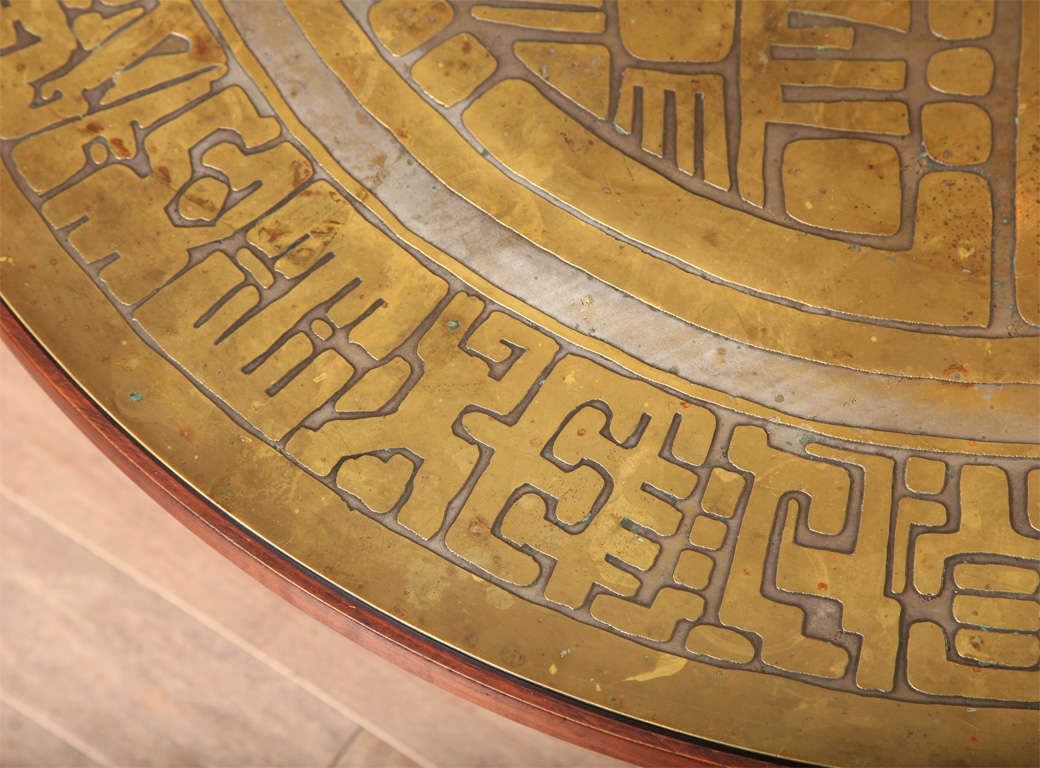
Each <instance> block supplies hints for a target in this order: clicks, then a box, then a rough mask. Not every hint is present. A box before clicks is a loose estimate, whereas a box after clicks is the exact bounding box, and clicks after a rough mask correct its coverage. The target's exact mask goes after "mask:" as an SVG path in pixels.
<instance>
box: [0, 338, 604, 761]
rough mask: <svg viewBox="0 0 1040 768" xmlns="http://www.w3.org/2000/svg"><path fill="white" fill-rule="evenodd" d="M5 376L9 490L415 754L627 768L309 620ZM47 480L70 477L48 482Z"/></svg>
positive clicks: (23, 379) (4, 482) (17, 374)
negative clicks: (461, 696)
mask: <svg viewBox="0 0 1040 768" xmlns="http://www.w3.org/2000/svg"><path fill="white" fill-rule="evenodd" d="M0 370H3V372H4V385H3V386H2V387H0V417H2V418H3V420H4V422H5V425H6V428H7V429H8V431H9V433H11V434H13V435H15V437H14V439H13V441H9V442H8V443H7V445H8V448H6V449H4V453H3V454H2V455H0V488H4V489H6V491H7V493H9V494H10V495H13V496H15V497H17V498H18V499H19V500H20V502H21V503H23V504H25V505H28V506H31V507H32V508H33V509H35V510H37V511H38V513H39V514H41V515H42V516H44V517H46V518H47V519H49V520H51V521H52V522H53V523H54V524H55V525H57V526H59V527H62V528H63V529H65V530H67V531H68V532H69V533H70V534H71V535H73V536H74V537H76V538H77V540H80V541H82V542H84V543H85V544H87V545H88V546H90V547H93V548H95V549H96V551H98V552H99V553H101V554H102V556H104V557H106V558H108V559H110V560H112V561H113V562H117V563H119V564H120V567H122V568H124V570H127V571H129V572H131V573H134V574H135V575H136V576H137V577H138V578H139V579H140V580H142V581H144V582H147V583H149V584H151V585H152V587H153V588H155V589H158V590H159V591H160V592H162V593H163V594H165V595H166V596H167V598H168V599H170V600H172V601H174V602H176V603H177V604H178V605H181V606H183V607H184V608H185V610H188V611H191V612H194V613H195V614H196V615H197V616H198V617H199V619H200V620H201V621H203V622H204V623H207V625H208V626H211V627H213V628H215V629H216V630H218V631H219V632H222V633H224V634H225V635H226V637H228V638H229V639H231V640H233V641H234V642H236V643H238V644H239V645H240V646H241V647H243V648H245V649H246V650H247V651H248V652H249V653H250V654H252V655H253V656H254V657H255V658H258V659H260V660H262V661H263V662H264V663H267V664H269V665H271V666H272V667H273V668H275V669H277V670H279V671H280V672H282V673H283V674H285V675H286V676H288V677H290V678H292V679H293V680H295V681H296V682H297V683H299V684H300V685H302V686H304V687H305V688H307V689H308V690H310V691H311V692H312V693H314V694H315V695H317V696H318V697H319V698H322V699H323V700H324V701H326V703H329V704H330V705H331V706H334V707H337V708H338V709H339V710H340V711H341V712H343V713H344V714H345V715H347V716H350V717H352V718H353V719H355V720H356V721H357V722H360V723H361V724H362V725H364V726H365V727H366V728H367V729H368V730H370V731H371V732H372V733H373V734H375V735H376V736H377V737H378V738H380V739H382V740H383V741H386V742H387V743H388V744H390V745H392V746H393V747H394V748H395V749H396V750H398V751H399V752H401V753H402V754H404V755H406V756H407V757H408V758H410V759H412V760H415V761H416V762H419V763H420V764H423V765H429V766H443V767H444V768H456V766H457V767H458V768H483V767H485V766H487V767H490V766H522V767H523V768H528V767H531V768H565V767H566V768H585V767H589V768H591V767H592V766H596V767H599V766H603V767H604V768H608V767H610V766H620V765H623V764H622V763H619V762H617V761H614V760H611V759H609V758H606V757H602V756H600V755H597V754H595V753H592V752H588V751H586V750H583V749H580V748H578V747H574V746H572V745H570V744H566V743H564V742H561V741H558V740H556V739H553V738H551V737H549V736H546V735H544V734H540V733H538V732H536V731H533V730H530V729H528V728H526V727H524V726H520V725H517V724H515V723H512V722H510V721H509V720H507V719H505V718H502V717H500V716H498V715H495V714H493V713H491V712H488V711H487V710H484V709H482V708H480V707H477V706H475V705H472V704H469V703H468V702H465V701H463V700H461V699H458V698H456V697H454V696H452V695H450V694H447V693H445V692H443V691H441V690H440V689H438V688H436V687H434V686H432V685H430V684H428V683H425V682H424V681H422V680H419V679H418V678H415V677H413V676H412V675H410V674H408V673H406V672H404V671H402V670H400V669H398V668H397V667H395V666H393V665H391V664H388V663H387V662H384V661H382V660H381V659H379V658H377V657H375V656H373V655H372V654H370V653H368V652H366V651H364V650H363V649H361V648H360V647H359V646H357V645H355V644H354V643H352V642H350V641H348V640H346V639H345V638H343V637H341V636H339V635H338V634H336V633H334V632H332V631H331V630H329V629H327V628H325V627H324V626H322V625H320V624H319V623H317V622H316V621H314V620H312V619H310V618H309V617H308V616H306V615H305V614H303V613H302V612H300V611H298V610H296V609H295V608H293V607H292V606H290V605H288V604H287V603H285V602H284V601H282V600H281V599H280V598H278V597H276V596H274V595H273V594H271V593H269V592H268V591H267V590H265V589H264V588H262V587H260V586H259V585H258V584H256V582H254V581H253V580H252V579H250V578H249V577H248V576H246V575H245V574H243V573H242V572H241V571H239V570H238V569H237V568H236V567H235V566H233V565H231V564H230V563H228V562H227V561H226V560H224V559H223V558H222V557H221V556H220V555H218V554H217V553H215V552H214V551H213V550H211V549H209V548H208V547H207V546H206V545H205V544H203V543H202V542H201V541H199V540H198V539H197V538H195V536H194V535H192V534H191V533H190V532H188V531H187V530H186V529H184V528H183V527H181V526H180V525H179V524H178V523H177V522H176V521H175V520H173V519H172V518H171V517H170V516H169V515H168V514H166V513H165V512H164V511H162V510H161V509H159V508H158V507H157V506H156V505H155V504H154V503H152V502H151V500H150V499H148V498H147V497H146V496H145V495H144V494H143V493H142V492H141V491H140V490H139V489H137V488H136V487H135V486H134V485H133V484H132V483H131V482H130V481H129V480H127V479H126V478H125V477H124V476H123V475H122V474H121V473H120V472H119V471H118V470H116V469H115V468H114V467H113V466H112V465H111V464H109V462H108V461H107V460H106V459H105V458H104V457H103V456H102V455H101V454H100V453H99V452H98V451H97V450H96V449H95V448H94V447H93V446H92V445H90V444H89V441H87V440H86V438H84V437H83V436H82V435H80V434H79V433H78V432H77V430H76V429H75V428H74V427H72V426H71V424H69V423H68V421H67V420H66V419H65V417H64V416H63V415H62V414H61V413H60V412H59V411H58V410H57V408H56V407H55V406H53V404H51V403H50V402H49V401H48V400H47V398H46V396H45V395H44V394H43V393H42V392H41V391H39V390H38V389H37V388H36V387H35V386H34V385H33V384H32V383H31V382H30V381H28V377H27V375H26V374H25V373H24V372H23V371H21V370H20V369H17V368H16V367H13V366H12V365H11V361H10V357H9V354H8V353H7V352H6V351H3V352H0ZM12 445H17V449H13V448H11V447H10V446H12ZM47 475H49V476H51V477H54V476H60V477H61V478H62V482H61V483H54V482H49V481H46V480H45V477H46V476H47Z"/></svg>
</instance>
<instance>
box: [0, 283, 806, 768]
mask: <svg viewBox="0 0 1040 768" xmlns="http://www.w3.org/2000/svg"><path fill="white" fill-rule="evenodd" d="M0 336H2V337H3V340H4V342H5V343H6V344H7V346H8V348H9V349H11V351H12V352H13V353H14V355H15V357H16V358H17V359H18V360H19V362H21V364H22V365H23V366H24V367H25V368H26V369H27V370H28V371H29V373H30V374H31V375H32V377H33V378H34V379H35V380H36V382H37V383H38V384H39V385H40V386H41V387H42V388H43V389H44V391H46V393H47V394H48V395H49V396H50V398H51V399H52V400H53V401H54V402H55V403H56V404H57V405H58V407H59V408H61V410H62V411H63V412H64V413H65V415H66V416H67V417H69V419H71V421H72V422H73V423H74V424H75V425H76V426H77V427H78V428H79V429H80V431H82V432H83V433H84V434H85V435H86V436H87V437H88V438H90V440H91V442H93V443H94V445H95V446H97V447H98V448H99V449H100V450H101V451H102V452H103V453H104V454H105V456H106V457H108V459H109V460H110V461H112V462H113V463H114V464H115V465H116V466H117V467H119V469H121V470H122V471H123V473H124V474H126V475H127V476H128V477H129V478H130V479H131V480H133V481H134V482H135V483H136V484H137V485H138V487H140V488H141V489H142V490H144V491H145V492H146V493H147V494H148V495H149V496H151V497H152V498H153V499H154V500H155V501H156V502H158V503H159V504H160V505H161V506H162V507H163V508H164V509H166V511H167V512H169V513H170V514H171V515H173V517H174V518H176V519H177V520H178V521H179V522H180V523H181V524H182V525H184V526H185V527H186V528H188V530H190V531H192V533H194V534H195V535H196V536H198V537H199V538H201V539H202V540H203V541H205V542H206V543H207V544H208V545H209V546H211V547H212V548H213V549H215V550H217V552H219V553H220V554H221V555H223V556H224V557H226V558H227V559H228V560H230V561H231V562H232V563H234V564H235V565H237V566H238V567H239V568H241V569H242V570H243V571H245V572H246V573H248V574H249V575H250V576H252V577H253V578H254V579H256V580H257V581H258V582H260V583H261V584H263V585H264V586H265V587H267V588H268V589H270V590H271V591H272V592H274V593H275V594H277V595H279V596H280V597H281V598H283V599H284V600H287V601H288V602H289V603H291V604H292V605H294V606H295V607H296V608H299V609H300V610H302V611H304V612H306V613H307V614H309V615H310V616H312V617H313V618H315V619H317V620H318V621H321V622H322V623H323V624H325V625H326V626H328V627H330V628H331V629H333V630H335V631H336V632H338V633H340V634H341V635H343V636H345V637H347V638H348V639H349V640H351V641H353V642H356V643H358V644H359V645H361V646H362V647H363V648H365V649H367V650H369V651H371V652H373V653H375V654H377V655H378V656H380V657H381V658H383V659H386V660H387V661H390V662H392V663H394V664H396V665H397V666H399V667H401V668H402V669H405V670H407V671H409V672H411V673H412V674H414V675H417V676H418V677H420V678H422V679H423V680H426V681H427V682H430V683H433V684H435V685H437V686H438V687H440V688H442V689H443V690H446V691H449V692H451V693H453V694H455V695H457V696H461V697H462V698H464V699H466V700H468V701H470V702H473V703H475V704H479V705H480V706H482V707H484V708H486V709H489V710H491V711H493V712H496V713H498V714H500V715H503V716H505V717H508V718H509V719H511V720H514V721H516V722H519V723H522V724H524V725H526V726H528V727H531V728H534V729H535V730H539V731H542V732H543V733H548V734H550V735H552V736H555V737H556V738H560V739H563V740H565V741H568V742H571V743H572V744H576V745H578V746H581V747H584V748H586V749H591V750H595V751H597V752H600V753H602V754H605V755H609V756H611V757H615V758H618V759H620V760H626V761H628V762H631V763H636V764H637V765H643V766H668V767H669V768H673V767H674V768H680V767H685V766H713V767H717V768H719V767H722V766H767V765H799V764H798V763H791V762H787V761H783V762H782V761H779V760H776V759H773V758H764V757H762V756H758V755H753V754H752V753H748V752H744V751H742V750H737V749H731V748H726V747H722V746H719V745H715V744H709V743H707V742H703V741H700V740H698V739H694V738H692V737H687V736H683V735H681V734H676V733H674V732H670V731H667V730H665V729H662V728H657V727H655V726H651V725H648V724H645V723H640V722H638V721H635V720H632V719H629V718H626V717H623V716H621V715H616V714H612V713H609V712H606V711H604V710H601V709H599V708H597V707H594V706H591V705H588V704H584V703H581V702H578V701H576V700H574V699H571V698H569V697H567V696H564V695H561V694H558V693H555V692H553V691H550V690H548V689H545V688H542V687H541V686H538V685H535V684H534V683H530V682H528V681H525V680H522V679H520V678H518V677H515V676H513V675H511V674H509V673H507V672H503V671H501V670H498V669H494V668H492V667H490V666H488V665H486V664H483V663H482V662H480V661H478V660H476V659H474V658H472V657H469V656H466V655H464V654H462V653H460V652H458V651H455V650H454V649H451V648H449V647H447V646H445V645H443V644H442V643H440V642H438V641H436V640H434V639H432V638H430V637H427V636H425V635H422V634H420V633H419V632H417V631H415V630H412V629H410V628H408V627H406V626H405V625H403V624H401V623H399V622H398V621H396V620H394V619H393V618H391V617H390V616H388V615H387V614H385V613H383V612H381V611H379V610H377V609H375V608H372V607H371V606H369V605H366V604H365V603H363V602H361V601H359V600H357V599H355V598H353V597H351V596H350V595H348V594H346V593H345V592H343V591H342V590H340V589H338V588H337V587H335V586H333V585H332V584H330V583H329V582H327V581H325V580H324V579H322V578H320V577H319V576H317V575H315V574H313V573H311V572H309V571H306V570H304V569H302V568H300V567H299V566H298V565H297V564H296V563H294V562H293V561H291V560H290V559H289V558H288V557H286V556H285V555H283V554H282V553H280V552H278V551H277V550H275V549H273V548H271V547H269V546H268V545H266V544H264V543H263V542H261V541H259V540H258V539H256V538H255V537H254V536H252V535H251V534H250V533H249V532H248V531H246V530H245V529H244V528H243V527H242V526H240V525H239V524H238V523H236V522H235V521H234V520H233V519H231V518H230V517H229V516H227V515H226V514H225V513H224V512H222V511H220V510H219V509H217V508H216V507H215V506H213V505H212V504H210V503H209V501H208V500H207V499H205V498H204V497H203V496H201V495H200V494H198V493H197V492H196V491H194V490H193V489H192V488H190V487H189V486H188V485H187V484H186V483H184V482H183V481H182V480H181V479H180V478H178V477H176V476H175V475H174V474H173V473H172V472H171V471H170V470H168V469H167V468H166V467H165V466H163V465H162V463H161V462H159V461H158V460H157V459H156V458H155V457H153V456H152V455H151V453H149V452H148V451H147V450H146V449H145V448H143V447H142V446H141V445H140V444H138V443H137V441H136V440H134V438H133V437H131V436H130V435H129V434H128V433H127V432H125V431H124V430H123V429H122V428H121V427H120V426H119V425H118V424H116V423H115V422H114V421H113V420H112V419H111V418H109V417H108V416H107V415H106V414H105V413H104V412H103V411H102V410H101V409H100V407H98V406H97V404H96V403H95V402H94V401H93V400H92V399H91V398H90V396H89V395H87V393H86V392H84V391H83V390H82V389H81V388H80V387H79V386H78V385H77V384H76V383H75V381H73V380H72V378H71V377H70V376H69V375H68V374H67V373H66V372H65V370H64V369H63V368H62V367H61V366H60V365H59V364H58V362H57V361H56V360H54V359H53V358H52V357H51V356H50V354H49V353H48V352H47V351H46V350H45V349H44V348H43V347H42V346H41V345H40V344H39V342H38V341H37V340H36V339H35V338H34V337H33V335H32V333H31V332H30V331H29V330H28V329H27V328H26V327H25V326H24V325H23V324H22V323H21V321H19V320H18V318H17V317H16V316H15V314H14V313H13V312H12V311H11V309H10V308H9V307H8V306H7V305H6V303H3V302H2V301H0Z"/></svg>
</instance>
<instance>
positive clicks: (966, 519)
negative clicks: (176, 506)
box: [0, 0, 1040, 765]
mask: <svg viewBox="0 0 1040 768" xmlns="http://www.w3.org/2000/svg"><path fill="white" fill-rule="evenodd" d="M0 13H2V24H0V30H2V32H0V34H2V35H3V39H2V41H0V88H2V90H0V93H2V96H3V102H2V110H0V154H2V157H3V161H4V166H5V170H4V173H3V174H0V178H2V185H3V197H2V200H3V214H2V227H3V230H2V256H0V278H2V286H0V287H2V295H3V298H4V300H5V302H7V303H8V305H9V306H10V307H11V308H12V309H13V310H14V311H15V313H16V314H17V315H18V316H19V317H20V318H21V319H22V320H23V322H25V323H26V325H27V326H28V327H29V328H30V329H31V330H32V332H33V333H34V334H35V335H36V336H37V338H38V339H39V340H40V342H41V343H42V344H43V345H44V346H45V347H46V348H47V349H48V350H49V351H50V352H51V353H52V354H53V355H54V356H55V357H56V359H57V360H58V361H59V362H60V363H61V365H63V366H64V367H65V369H66V370H67V371H68V372H69V373H70V374H71V375H72V376H73V377H74V378H75V379H76V380H77V381H78V382H79V383H80V384H81V385H82V386H83V388H84V389H85V390H86V391H87V392H88V393H90V395H91V396H92V397H93V398H94V399H95V400H96V401H97V403H98V404H99V405H100V406H101V407H102V408H103V409H104V410H105V411H107V412H108V413H109V414H110V415H111V416H112V417H113V418H114V419H115V420H116V421H117V422H118V423H119V424H120V425H122V426H123V427H124V428H125V429H127V430H128V431H129V432H130V433H131V434H133V435H134V436H135V437H136V438H137V439H138V440H139V441H140V442H141V443H142V444H143V445H144V446H145V447H147V448H148V449H149V450H150V451H151V452H152V453H153V454H154V455H156V456H157V457H158V458H159V459H160V460H161V461H162V462H163V463H165V464H166V465H167V466H168V467H169V468H170V469H171V470H172V471H173V472H175V473H176V474H177V475H179V476H180V477H181V478H183V479H184V480H185V481H186V482H187V483H189V484H190V485H191V486H193V487H194V488H196V489H197V490H198V491H199V492H200V493H201V494H202V495H203V496H205V497H206V498H208V499H209V500H211V501H212V502H213V503H214V504H216V505H217V506H219V507H220V508H221V509H223V510H225V511H226V512H227V513H228V514H230V515H231V516H233V517H234V518H235V519H237V520H238V521H240V522H241V523H242V524H244V525H245V526H247V527H248V528H249V529H250V530H252V531H253V532H255V534H256V535H257V536H258V537H260V538H262V539H263V540H265V541H267V542H269V543H270V544H272V545H273V546H275V547H277V548H279V549H280V550H282V551H283V552H285V553H286V554H287V555H288V556H290V557H291V558H293V559H295V560H296V561H298V562H299V563H300V564H301V565H303V566H304V567H306V568H308V569H310V570H311V571H313V572H314V573H316V574H319V575H320V576H322V577H324V578H326V579H328V580H329V581H331V582H332V583H334V584H335V585H337V586H339V587H341V588H342V589H344V590H346V591H347V592H349V593H350V594H352V595H354V596H356V597H358V598H360V599H362V600H363V601H365V602H367V603H369V604H370V605H372V606H374V607H376V608H378V609H380V610H383V611H386V612H387V613H389V614H390V615H392V616H394V617H395V618H397V619H399V620H400V621H402V622H404V623H406V624H408V625H410V626H412V627H414V628H415V629H416V630H417V631H419V632H422V633H426V634H428V635H429V636H431V637H434V638H436V639H438V640H440V641H442V642H445V643H448V644H450V645H451V646H453V647H455V648H457V649H459V650H461V651H463V652H465V653H468V654H471V655H473V656H474V657H476V658H479V659H481V660H483V661H485V662H487V663H489V664H491V665H494V666H496V667H499V668H501V669H503V670H506V671H508V672H511V673H513V674H516V675H519V676H521V677H523V678H526V679H529V680H532V681H534V682H537V683H539V684H541V685H543V686H546V687H548V688H551V689H553V690H556V691H559V692H562V693H565V694H568V695H570V696H573V697H575V698H578V699H580V700H582V701H586V702H589V703H592V704H595V705H597V706H600V707H603V708H605V709H607V710H610V711H614V712H618V713H621V714H624V715H626V716H629V717H632V718H636V719H638V720H642V721H645V722H648V723H653V724H655V725H659V726H663V727H666V728H670V729H673V730H675V731H677V732H680V733H686V734H691V735H695V736H698V737H702V738H705V739H709V740H713V741H716V742H719V743H724V744H730V745H736V746H740V747H743V748H745V749H749V750H753V751H757V752H762V753H766V754H772V755H779V756H783V757H787V758H792V759H797V760H805V761H809V762H814V763H822V764H827V765H877V764H886V765H897V764H900V765H924V764H934V765H950V764H970V765H1018V764H1022V765H1025V764H1033V763H1035V761H1036V759H1037V755H1038V750H1040V736H1038V733H1040V717H1038V708H1040V434H1038V419H1040V408H1038V403H1040V382H1038V374H1040V329H1038V328H1037V324H1038V323H1040V301H1038V296H1040V287H1038V285H1040V255H1038V254H1040V249H1038V243H1037V208H1038V199H1037V195H1038V173H1040V171H1038V167H1040V165H1038V162H1040V157H1038V153H1040V150H1038V142H1040V135H1038V133H1040V128H1038V125H1040V111H1038V110H1040V104H1038V102H1040V96H1038V66H1040V64H1038V62H1040V56H1038V51H1037V40H1038V37H1040V20H1038V18H1040V4H1037V3H1033V2H1024V3H1018V2H1013V1H1012V0H1007V2H1000V3H995V2H984V1H982V0H980V1H978V2H950V1H949V0H930V2H910V1H909V0H756V1H755V2H751V1H750V0H746V1H745V2H742V3H736V2H732V1H731V0H716V1H714V2H712V1H708V0H705V1H703V2H702V1H700V0H617V1H616V2H610V1H609V0H608V1H607V2H602V1H601V0H569V1H568V2H556V1H554V0H531V1H530V2H504V0H503V1H497V0H496V1H491V0H489V2H485V3H476V2H464V1H463V0H458V1H455V0H452V1H451V2H449V1H448V0H378V2H374V3H373V2H368V1H367V0H344V1H343V2H339V1H338V0H336V1H334V0H328V1H327V2H325V1H322V2H319V0H277V1H276V0H271V1H270V2H263V3H258V2H254V1H251V0H195V1H193V2H188V0H124V1H122V2H116V1H115V0H110V1H109V2H102V0H39V2H37V1H36V0H11V2H4V3H3V4H2V6H0Z"/></svg>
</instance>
